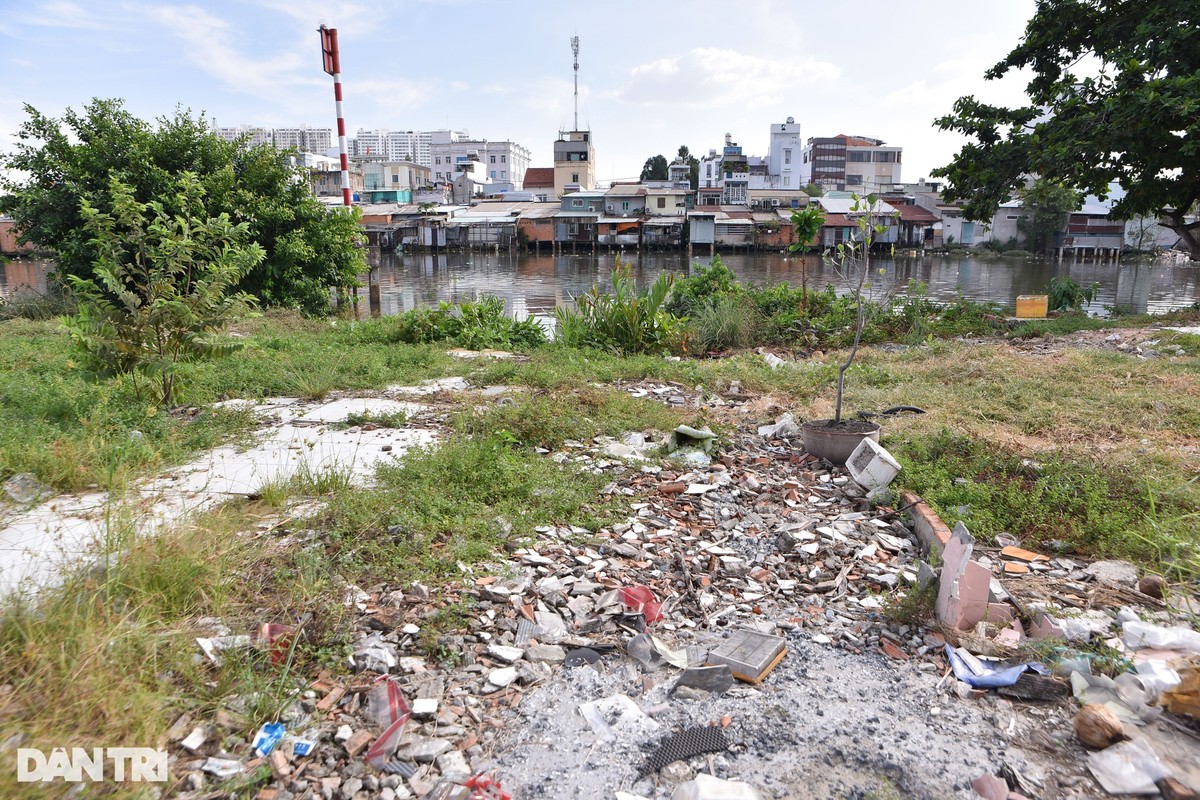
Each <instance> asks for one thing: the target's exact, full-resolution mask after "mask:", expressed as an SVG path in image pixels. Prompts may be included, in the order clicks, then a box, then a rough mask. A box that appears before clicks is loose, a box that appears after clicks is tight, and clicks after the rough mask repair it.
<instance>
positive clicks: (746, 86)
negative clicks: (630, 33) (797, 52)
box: [613, 47, 840, 109]
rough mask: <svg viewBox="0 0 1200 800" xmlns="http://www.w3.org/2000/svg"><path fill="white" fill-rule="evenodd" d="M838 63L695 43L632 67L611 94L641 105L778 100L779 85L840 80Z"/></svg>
mask: <svg viewBox="0 0 1200 800" xmlns="http://www.w3.org/2000/svg"><path fill="white" fill-rule="evenodd" d="M839 75H840V70H839V68H838V67H837V66H836V65H834V64H832V63H830V62H827V61H819V60H817V59H813V58H798V59H788V60H783V59H771V58H763V57H762V56H755V55H748V54H746V53H739V52H738V51H736V50H727V49H722V48H716V47H697V48H693V49H692V50H689V51H688V52H686V53H684V54H683V55H681V56H676V57H674V58H661V59H658V60H657V61H651V62H648V63H646V64H640V65H638V66H636V67H634V68H633V69H632V70H630V73H629V79H628V80H627V81H626V82H625V84H624V85H622V86H621V87H620V88H619V89H617V90H616V91H615V92H614V93H613V96H614V97H615V98H617V99H619V100H623V101H625V102H627V103H632V104H634V105H643V106H682V107H685V108H699V107H706V108H712V107H714V106H721V105H733V104H737V105H739V106H741V107H743V108H750V109H755V108H763V107H767V106H770V105H773V104H778V103H779V102H780V99H781V94H780V87H785V86H796V85H808V84H815V83H821V82H826V81H831V80H836V79H837V77H838V76H839Z"/></svg>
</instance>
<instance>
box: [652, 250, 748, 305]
mask: <svg viewBox="0 0 1200 800" xmlns="http://www.w3.org/2000/svg"><path fill="white" fill-rule="evenodd" d="M744 291H745V288H744V287H743V286H742V284H741V283H739V282H738V279H737V275H736V274H735V273H734V271H733V270H731V269H730V268H729V267H727V266H725V264H724V262H722V261H721V257H720V256H713V259H712V261H710V262H708V265H707V266H706V265H704V264H696V265H695V266H694V267H693V268H691V270H690V272H689V274H688V276H687V277H685V278H680V279H679V280H677V281H675V286H674V289H673V291H672V292H671V297H670V299H669V300H667V305H666V309H667V311H669V312H670V313H672V314H674V315H675V316H677V317H690V316H691V315H693V314H695V313H696V312H697V311H698V310H699V309H700V308H701V307H702V306H704V305H705V304H706V303H708V302H709V301H710V300H711V299H713V298H714V297H720V296H723V295H737V294H742V293H743V292H744Z"/></svg>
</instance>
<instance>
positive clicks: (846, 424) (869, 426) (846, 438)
mask: <svg viewBox="0 0 1200 800" xmlns="http://www.w3.org/2000/svg"><path fill="white" fill-rule="evenodd" d="M829 423H830V420H827V419H813V420H809V421H808V422H805V423H804V424H803V425H801V426H800V429H801V431H802V433H803V435H804V451H805V452H806V453H809V454H811V455H814V456H816V457H818V458H823V459H825V460H826V461H828V462H829V463H830V464H833V465H834V466H836V467H844V466H846V459H848V458H849V457H850V454H851V453H853V452H854V448H856V447H858V444H859V442H861V441H862V440H863V439H871V440H873V441H876V442H878V441H879V423H877V422H867V421H865V420H858V419H855V420H846V419H843V420H842V421H841V422H840V423H839V424H838V425H836V426H831V425H830V424H829Z"/></svg>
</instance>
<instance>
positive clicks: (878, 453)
mask: <svg viewBox="0 0 1200 800" xmlns="http://www.w3.org/2000/svg"><path fill="white" fill-rule="evenodd" d="M846 469H847V470H849V471H850V477H851V478H854V481H855V483H857V484H858V485H859V486H861V487H863V488H864V489H866V490H867V491H868V492H874V491H878V490H880V489H884V488H886V487H887V485H888V484H889V483H891V482H892V479H894V478H895V477H896V473H898V472H899V471H900V464H899V463H898V462H897V461H896V459H894V458H892V454H891V453H889V452H888V451H887V450H885V449H884V448H883V447H881V446H880V444H879V443H878V442H876V441H873V440H871V439H863V440H862V442H861V443H860V444H859V445H858V447H856V448H854V452H853V453H851V454H850V458H848V459H846Z"/></svg>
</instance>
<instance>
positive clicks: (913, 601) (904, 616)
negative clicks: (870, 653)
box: [883, 581, 937, 625]
mask: <svg viewBox="0 0 1200 800" xmlns="http://www.w3.org/2000/svg"><path fill="white" fill-rule="evenodd" d="M936 602H937V583H936V581H930V582H929V583H927V584H925V585H924V586H913V587H910V588H908V589H905V590H903V591H901V590H896V591H894V592H892V593H891V594H889V595H888V597H887V600H885V601H884V604H883V616H884V619H886V620H887V621H888V622H891V623H892V624H896V625H920V624H922V623H924V622H925V621H927V620H929V619H930V618H931V617H932V616H933V606H934V603H936Z"/></svg>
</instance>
